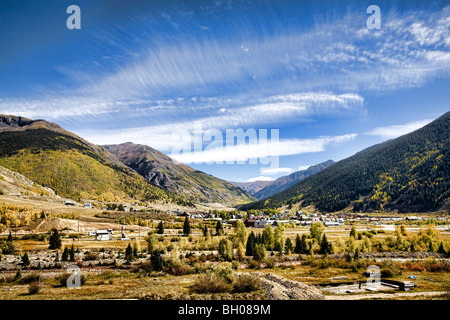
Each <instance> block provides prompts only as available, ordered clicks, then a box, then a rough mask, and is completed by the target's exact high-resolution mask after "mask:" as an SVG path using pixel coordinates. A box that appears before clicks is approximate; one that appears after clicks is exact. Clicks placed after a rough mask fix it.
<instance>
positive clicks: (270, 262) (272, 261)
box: [266, 258, 275, 269]
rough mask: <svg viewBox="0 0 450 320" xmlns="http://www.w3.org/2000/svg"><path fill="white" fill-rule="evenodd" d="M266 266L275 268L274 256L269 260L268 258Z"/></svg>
mask: <svg viewBox="0 0 450 320" xmlns="http://www.w3.org/2000/svg"><path fill="white" fill-rule="evenodd" d="M266 268H267V269H273V268H275V259H274V258H270V259H269V260H267V263H266Z"/></svg>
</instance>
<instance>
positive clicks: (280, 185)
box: [253, 160, 334, 200]
mask: <svg viewBox="0 0 450 320" xmlns="http://www.w3.org/2000/svg"><path fill="white" fill-rule="evenodd" d="M332 164H334V161H333V160H327V161H324V162H322V163H319V164H316V165H314V166H310V167H309V168H308V169H306V170H301V171H296V172H294V173H291V174H289V175H287V176H282V177H279V178H278V179H276V180H275V181H273V182H272V183H271V184H270V185H268V186H267V187H265V188H263V189H261V190H259V191H258V192H256V193H255V194H254V195H253V196H254V197H255V198H256V199H259V200H262V199H265V198H268V197H271V196H273V195H274V194H276V193H278V192H281V191H283V190H286V189H287V188H289V187H290V186H292V185H294V184H296V183H297V182H300V181H302V180H303V179H305V178H307V177H309V176H312V175H313V174H315V173H317V172H319V171H321V170H323V169H325V168H327V167H329V166H331V165H332Z"/></svg>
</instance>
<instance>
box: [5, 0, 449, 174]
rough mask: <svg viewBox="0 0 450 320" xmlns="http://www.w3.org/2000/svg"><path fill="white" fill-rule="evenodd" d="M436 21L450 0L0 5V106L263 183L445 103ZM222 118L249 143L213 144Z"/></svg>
mask: <svg viewBox="0 0 450 320" xmlns="http://www.w3.org/2000/svg"><path fill="white" fill-rule="evenodd" d="M72 4H76V5H78V6H79V7H80V9H81V29H80V30H69V29H67V27H66V20H67V18H68V17H69V14H67V13H66V9H67V7H68V6H69V5H72ZM372 4H374V5H378V6H379V7H380V10H381V29H379V30H376V29H374V30H370V29H368V28H367V26H366V20H367V19H368V17H369V16H370V15H369V14H367V13H366V9H367V7H368V6H369V5H372ZM449 28H450V2H449V1H373V0H371V1H298V0H297V1H275V0H273V1H136V0H135V1H127V2H126V3H125V2H124V1H26V0H24V1H20V2H19V1H0V46H1V47H0V49H1V50H0V113H3V114H15V115H22V116H26V117H29V118H35V119H36V118H39V119H46V120H49V121H53V122H56V123H58V124H59V125H61V126H62V127H64V128H65V129H67V130H69V131H72V132H74V133H76V134H78V135H79V136H81V137H83V138H85V139H87V140H89V141H91V142H94V143H97V144H115V143H122V142H127V141H132V142H135V143H141V144H147V145H149V146H151V147H154V148H155V149H157V150H160V151H162V152H164V153H166V154H168V155H172V156H174V158H175V159H176V160H179V161H182V162H185V163H187V164H188V165H191V166H192V167H194V168H196V169H198V170H202V171H205V172H207V173H210V174H212V175H215V176H218V177H220V178H223V179H227V180H234V181H248V180H252V179H257V178H260V177H262V178H261V179H275V178H277V177H279V176H281V175H285V174H287V173H290V172H293V171H296V170H299V169H304V168H306V167H308V166H309V165H314V164H316V163H319V162H322V161H326V160H328V159H333V160H335V161H338V160H341V159H343V158H346V157H348V156H351V155H353V154H354V153H356V152H358V151H360V150H361V149H363V148H366V147H369V146H371V145H373V144H376V143H380V142H382V141H385V140H387V139H391V138H395V137H398V136H399V135H402V134H405V133H407V132H410V131H413V130H415V129H417V128H420V127H421V126H423V125H425V124H426V123H428V122H430V121H432V120H434V119H436V118H437V117H439V116H440V115H442V114H443V113H445V112H447V111H449V110H450V102H449V101H450V90H448V89H449V87H450V51H449V48H450V31H449ZM199 126H201V127H202V131H201V133H203V134H204V135H203V136H200V144H201V146H200V147H199V144H196V145H194V144H195V143H196V142H195V143H194V140H195V139H198V135H197V136H195V134H194V133H195V132H194V131H195V130H196V129H195V128H197V129H198V128H199ZM227 129H228V130H235V131H234V132H238V131H236V130H238V129H243V132H244V133H245V132H247V133H251V132H254V133H256V137H257V139H259V140H252V139H249V140H248V141H247V145H245V146H242V145H239V144H238V143H237V142H235V143H234V144H231V145H228V146H227V145H225V140H226V130H227ZM264 129H266V130H267V132H268V133H269V134H268V139H267V141H266V142H264V141H263V140H262V139H261V137H262V136H264V134H263V133H264ZM271 130H272V131H271ZM271 132H273V134H274V136H273V139H271V138H272V137H271V135H270V133H271ZM275 133H277V134H278V136H279V138H278V142H276V140H275ZM210 135H213V136H214V137H215V140H214V141H215V143H212V141H213V139H211V138H210ZM220 135H221V137H220ZM206 137H207V138H206ZM219 138H222V139H223V145H222V146H221V145H220V139H219ZM195 141H198V140H195ZM180 146H182V147H183V148H184V151H185V152H184V153H183V154H178V153H176V152H175V150H178V149H179V148H180ZM188 149H189V151H190V153H187V151H188ZM249 157H250V158H253V159H256V161H253V162H256V164H255V163H250V162H251V161H250V160H248V158H249ZM275 159H278V162H277V161H275ZM227 160H228V161H229V162H233V164H230V163H228V164H227V163H226V161H227ZM234 160H236V161H234ZM237 160H241V161H243V162H244V163H243V164H240V163H237ZM206 162H212V164H209V163H206ZM221 162H223V163H221Z"/></svg>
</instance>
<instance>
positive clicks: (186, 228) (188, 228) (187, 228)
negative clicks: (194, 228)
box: [183, 217, 191, 236]
mask: <svg viewBox="0 0 450 320" xmlns="http://www.w3.org/2000/svg"><path fill="white" fill-rule="evenodd" d="M183 234H184V235H185V236H188V235H190V234H191V224H190V223H189V218H188V217H186V219H185V220H184V224H183Z"/></svg>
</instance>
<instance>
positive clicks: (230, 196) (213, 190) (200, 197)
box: [105, 142, 255, 205]
mask: <svg viewBox="0 0 450 320" xmlns="http://www.w3.org/2000/svg"><path fill="white" fill-rule="evenodd" d="M105 148H106V149H107V150H108V151H110V152H111V153H112V154H114V155H115V156H116V157H117V159H119V160H120V161H121V162H122V163H123V164H125V165H127V166H128V167H130V168H132V169H134V170H135V171H136V172H138V173H139V174H141V175H142V176H143V177H144V178H145V179H147V181H149V182H150V183H152V184H154V185H157V186H160V187H162V188H164V189H166V190H169V191H171V192H174V193H177V194H180V195H182V196H184V197H187V198H189V199H192V201H196V202H197V201H200V202H219V203H223V204H228V205H235V204H242V203H248V202H250V201H253V200H255V198H253V197H252V196H251V195H250V194H248V193H247V192H246V191H243V190H242V189H240V188H237V187H235V186H233V185H232V184H231V183H229V182H227V181H225V180H222V179H219V178H216V177H214V176H212V175H209V174H207V173H204V172H201V171H198V170H195V169H193V168H191V167H189V166H187V165H184V164H182V163H178V162H175V161H173V159H171V158H170V157H169V156H167V155H165V154H163V153H161V152H159V151H157V150H155V149H153V148H151V147H149V146H145V145H138V144H134V143H131V142H128V143H123V144H119V145H109V146H105Z"/></svg>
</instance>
